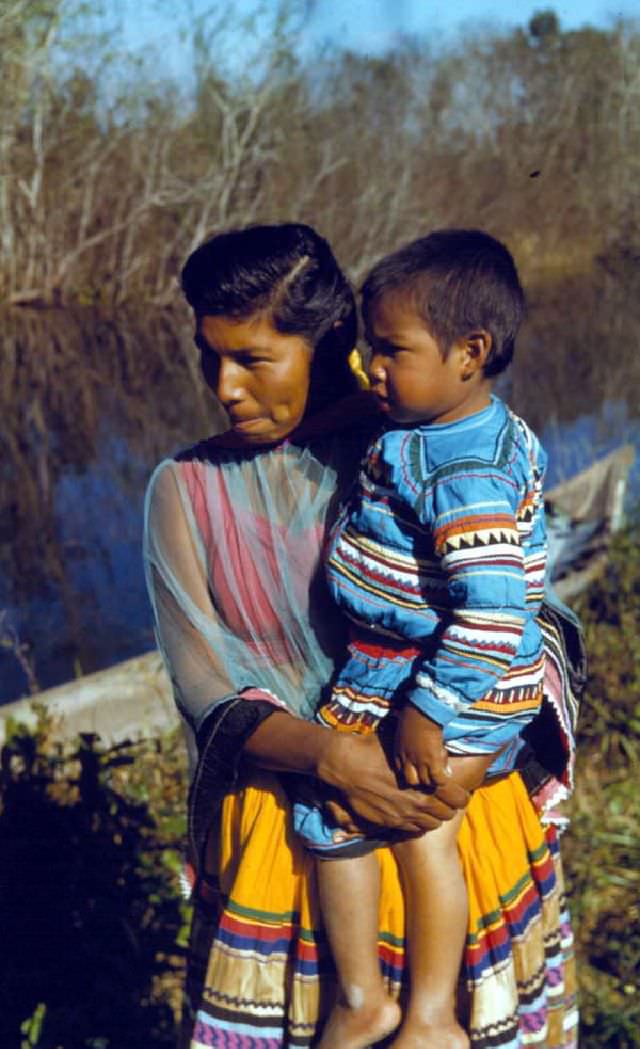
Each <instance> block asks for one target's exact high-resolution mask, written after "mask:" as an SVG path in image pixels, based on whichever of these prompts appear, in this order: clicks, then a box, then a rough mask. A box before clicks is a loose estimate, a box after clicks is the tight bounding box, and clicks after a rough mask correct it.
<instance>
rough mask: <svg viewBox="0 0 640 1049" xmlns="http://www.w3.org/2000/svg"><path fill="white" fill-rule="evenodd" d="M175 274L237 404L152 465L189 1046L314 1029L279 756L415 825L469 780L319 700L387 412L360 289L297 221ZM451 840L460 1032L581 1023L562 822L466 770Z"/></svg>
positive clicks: (356, 822) (309, 1038)
mask: <svg viewBox="0 0 640 1049" xmlns="http://www.w3.org/2000/svg"><path fill="white" fill-rule="evenodd" d="M183 289H184V292H185V295H186V297H187V300H188V301H189V303H190V305H191V307H192V308H193V310H194V314H195V319H196V342H197V345H198V346H199V348H200V351H201V354H202V364H203V369H204V373H205V376H206V378H207V380H208V382H209V383H210V385H211V386H212V388H213V389H214V391H215V392H216V394H217V396H218V397H219V399H220V401H221V403H222V404H223V406H224V407H225V409H226V410H227V413H228V415H229V420H230V426H231V428H230V431H229V432H228V434H226V435H224V437H223V438H222V439H212V440H210V441H205V442H203V443H202V444H200V445H198V446H197V447H196V448H194V449H191V450H190V451H189V452H187V453H184V454H183V455H181V456H180V457H179V458H178V459H176V460H172V461H168V462H165V463H163V464H161V465H160V467H158V469H157V471H156V473H155V474H154V476H153V478H152V480H151V482H150V486H149V493H148V501H147V514H146V528H145V556H146V565H147V574H148V584H149V592H150V595H151V599H152V603H153V606H154V613H155V617H156V623H157V630H158V638H159V642H160V645H161V647H162V650H163V653H164V656H165V660H166V662H167V666H168V668H169V671H170V673H171V676H172V680H173V684H174V690H175V695H176V701H177V704H178V707H179V709H180V711H181V713H182V714H183V716H184V718H185V721H186V723H187V725H188V734H189V738H190V749H191V754H192V758H193V768H194V774H193V779H192V787H191V793H190V804H189V832H190V844H191V853H192V859H193V862H194V865H195V868H196V872H197V875H198V877H197V883H196V888H195V914H194V922H193V930H192V951H191V958H190V967H189V974H188V996H189V1007H188V1008H187V1009H186V1011H185V1044H186V1045H189V1044H190V1045H191V1046H192V1049H197V1047H200V1046H223V1045H224V1046H226V1045H236V1046H244V1045H246V1046H253V1047H256V1046H257V1047H261V1049H262V1047H264V1049H266V1047H276V1046H307V1045H310V1044H312V1042H313V1040H314V1038H315V1036H316V1035H317V1033H318V1031H319V1029H320V1026H321V1022H322V1018H323V1016H325V1015H326V1013H327V1007H328V1004H329V1003H330V1001H331V994H332V991H333V986H332V967H331V959H330V957H329V955H328V951H327V949H326V945H325V943H324V941H323V937H322V932H321V930H320V929H319V920H318V908H317V901H316V899H315V886H314V881H313V872H312V867H311V864H310V862H309V861H308V859H307V857H306V856H305V855H304V853H303V850H302V849H301V848H300V846H299V844H298V843H297V841H295V840H294V838H293V835H292V833H291V829H290V820H289V815H290V813H289V801H288V798H287V793H286V789H287V776H286V773H288V772H293V773H296V774H298V776H299V774H301V773H302V774H306V775H308V776H309V777H315V779H316V780H318V781H320V784H321V785H322V786H323V788H324V790H325V793H326V794H327V797H328V798H329V800H328V802H327V803H328V804H329V805H332V806H333V813H334V815H335V816H336V817H339V822H340V823H341V826H343V828H344V832H345V833H347V832H348V831H349V830H352V829H355V828H356V827H358V826H361V825H363V824H368V825H374V826H375V825H377V826H380V827H385V828H394V829H397V830H398V831H403V832H407V833H411V832H415V831H424V830H428V829H430V828H432V827H435V826H438V825H439V823H440V822H441V821H442V820H444V819H449V818H451V817H452V816H453V814H454V813H455V811H456V810H457V809H459V808H462V807H464V805H465V804H466V803H467V801H468V794H467V793H466V790H465V789H464V787H463V786H462V785H457V784H455V783H450V784H448V786H447V787H446V788H443V789H441V790H440V791H438V793H437V795H428V794H422V793H419V792H416V791H412V790H399V789H398V788H397V786H396V783H395V779H394V776H393V775H392V773H391V771H390V769H389V766H388V765H387V763H386V760H385V757H384V754H383V752H382V749H381V745H380V744H379V742H378V740H377V739H376V737H371V738H367V739H363V738H353V737H343V736H341V735H340V734H339V733H328V732H325V731H324V730H323V729H322V728H319V727H318V726H316V725H314V724H312V723H311V722H310V720H309V719H310V718H311V716H312V714H313V711H314V710H315V707H316V704H317V701H318V698H319V696H320V693H321V690H322V689H323V687H324V686H325V685H326V684H327V683H328V681H329V679H330V676H331V672H332V668H333V664H334V659H335V657H336V655H337V654H338V653H339V649H340V645H341V644H342V630H341V625H340V623H339V620H338V618H337V616H336V613H335V611H334V610H333V609H332V608H331V607H330V605H329V603H328V601H327V595H326V592H325V589H324V584H323V577H322V566H321V563H320V555H321V549H322V544H323V540H324V536H325V534H326V530H327V527H328V525H329V524H330V523H331V521H332V519H333V517H334V515H335V511H336V507H337V504H338V503H339V501H340V498H341V496H342V495H343V494H344V493H345V491H346V488H347V487H348V485H349V483H350V481H351V480H352V478H353V477H354V475H355V468H356V465H357V463H358V461H359V459H360V457H361V455H362V453H363V451H364V448H365V445H366V442H367V440H368V438H369V436H370V435H371V433H372V432H373V430H374V429H375V427H376V425H377V420H376V419H375V417H374V416H373V414H372V411H373V410H372V408H371V406H370V404H369V402H368V399H367V398H366V395H365V396H363V395H360V396H358V394H357V393H356V384H355V380H354V377H353V374H352V372H351V370H350V368H349V364H348V360H349V355H350V352H351V349H352V347H353V345H354V342H355V336H356V315H355V306H354V302H353V296H352V294H351V291H350V289H349V286H348V284H347V282H346V280H345V278H344V277H343V275H342V273H341V272H340V270H339V268H338V266H337V264H336V262H335V259H334V258H333V255H332V254H331V251H330V249H329V247H328V245H327V244H326V242H324V241H323V240H322V238H320V237H318V235H317V234H315V233H314V231H312V230H311V229H309V228H308V227H305V226H300V225H285V226H279V227H254V228H250V229H247V230H244V231H236V232H232V233H229V234H224V235H222V236H220V237H216V238H214V239H213V240H212V241H209V242H208V243H207V244H205V245H203V246H202V247H201V248H199V249H198V250H197V251H196V252H195V253H194V254H193V255H192V256H191V258H190V259H189V260H188V262H187V264H186V266H185V269H184V271H183ZM273 770H277V771H278V772H279V773H280V775H278V776H276V775H274V771H273ZM282 773H285V775H282ZM545 778H546V780H547V784H546V789H547V791H548V788H549V785H550V783H551V782H552V781H550V780H549V776H548V774H546V773H545ZM465 786H466V787H469V788H472V787H475V786H476V784H465ZM459 841H460V851H461V858H462V863H463V868H464V871H465V877H466V881H467V886H468V892H469V901H470V922H469V933H468V938H467V950H466V956H465V966H464V972H463V981H462V982H461V1014H462V1016H463V1018H464V1020H465V1022H466V1024H467V1026H468V1029H469V1031H470V1033H471V1039H472V1044H473V1045H474V1046H476V1047H480V1046H496V1047H510V1049H511V1047H513V1049H515V1047H517V1046H521V1045H527V1044H535V1045H536V1046H546V1047H548V1049H559V1047H560V1046H572V1045H574V1044H575V1039H576V1023H577V1019H576V1014H575V1003H574V983H573V959H572V952H571V933H570V928H569V926H568V921H567V919H566V916H565V914H564V911H563V903H562V877H561V868H560V860H559V853H558V848H557V838H556V834H555V831H554V829H553V827H549V828H548V829H547V830H543V828H542V826H541V823H540V820H539V818H538V815H537V813H536V811H535V809H534V808H533V806H532V804H531V801H530V800H529V796H528V794H527V791H526V790H525V787H524V783H523V779H522V777H521V775H520V774H519V773H517V772H514V773H512V774H511V775H510V776H509V777H508V778H506V779H504V780H502V781H501V782H499V783H495V784H493V785H491V786H488V787H482V786H481V787H479V788H478V789H477V790H476V791H475V793H474V794H473V797H472V798H471V801H470V802H469V804H468V808H467V810H466V814H465V819H464V824H463V828H462V831H461V833H460V837H459ZM377 856H378V857H379V862H380V871H381V883H382V891H381V904H380V924H379V928H380V938H379V947H380V960H381V965H382V967H383V972H384V974H385V978H386V980H387V983H388V987H389V990H390V991H391V992H392V993H395V994H397V993H399V991H400V984H401V978H402V968H403V907H402V895H401V891H400V887H399V884H398V878H397V872H396V868H395V865H394V861H393V859H392V857H391V854H390V852H389V851H388V850H387V849H384V848H382V849H380V850H379V851H378V852H377ZM463 999H464V1000H463Z"/></svg>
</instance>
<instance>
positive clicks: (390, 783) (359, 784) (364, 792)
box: [317, 730, 469, 834]
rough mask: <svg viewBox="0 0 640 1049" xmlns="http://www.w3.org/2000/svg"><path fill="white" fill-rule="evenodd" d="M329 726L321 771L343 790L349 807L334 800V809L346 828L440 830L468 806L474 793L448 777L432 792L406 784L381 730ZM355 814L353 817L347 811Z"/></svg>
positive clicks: (331, 806) (407, 830)
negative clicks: (344, 730)
mask: <svg viewBox="0 0 640 1049" xmlns="http://www.w3.org/2000/svg"><path fill="white" fill-rule="evenodd" d="M323 731H324V732H325V736H326V739H325V740H324V741H323V743H324V746H323V753H322V754H321V756H320V759H319V761H318V767H317V775H318V776H319V778H320V779H322V780H323V781H324V782H325V783H327V784H329V785H330V786H332V787H335V788H337V789H338V790H339V791H341V793H342V795H343V797H344V799H345V802H346V807H345V808H343V807H342V806H340V805H339V804H335V803H334V804H332V803H329V805H330V808H331V812H332V814H333V815H334V817H335V818H336V820H337V822H338V823H339V825H340V826H342V828H343V829H344V830H346V831H349V830H355V829H359V828H358V824H359V822H360V821H362V822H363V823H365V824H373V825H374V826H379V827H384V828H386V829H388V830H398V831H404V832H406V833H409V834H419V833H423V832H424V831H428V830H435V828H436V827H439V826H440V824H441V823H443V822H444V821H446V820H450V819H451V818H452V817H453V816H454V815H455V813H456V812H457V811H458V810H459V809H463V808H465V806H466V805H467V803H468V801H469V794H468V793H467V791H466V790H465V789H464V787H462V786H460V785H459V784H457V783H455V782H454V781H453V779H451V780H449V781H448V782H447V783H446V784H445V785H443V786H442V787H437V788H436V789H435V790H434V791H432V792H430V793H425V792H424V791H420V790H412V789H410V788H409V789H401V788H400V787H399V786H398V783H397V781H396V776H395V773H394V772H393V769H392V768H391V766H390V765H389V762H388V761H387V757H386V754H385V752H384V750H383V748H382V745H381V742H380V739H379V738H378V736H377V735H371V736H367V737H362V736H353V735H343V734H341V733H339V732H327V731H326V730H323ZM349 812H350V813H352V814H353V816H355V820H353V819H350V818H349V815H348V813H349Z"/></svg>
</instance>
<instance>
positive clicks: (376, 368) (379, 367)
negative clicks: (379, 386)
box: [367, 353, 386, 382]
mask: <svg viewBox="0 0 640 1049" xmlns="http://www.w3.org/2000/svg"><path fill="white" fill-rule="evenodd" d="M367 371H368V372H369V378H370V379H371V382H384V380H385V377H386V373H385V370H384V364H383V362H382V358H381V357H379V356H378V355H377V354H375V353H374V355H373V356H372V358H371V360H370V361H369V367H368V369H367Z"/></svg>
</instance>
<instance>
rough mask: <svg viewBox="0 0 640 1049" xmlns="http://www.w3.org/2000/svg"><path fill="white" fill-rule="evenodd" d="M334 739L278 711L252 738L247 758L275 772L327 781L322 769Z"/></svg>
mask: <svg viewBox="0 0 640 1049" xmlns="http://www.w3.org/2000/svg"><path fill="white" fill-rule="evenodd" d="M333 735H334V733H331V732H328V731H327V730H326V729H324V728H321V727H320V725H315V724H314V723H313V722H311V721H303V720H302V719H301V718H296V717H293V715H291V714H287V713H285V712H284V711H280V710H276V711H274V713H273V714H272V715H271V717H269V718H267V720H266V721H263V722H262V724H260V725H258V727H257V728H256V730H255V731H254V732H252V734H251V735H250V736H249V738H248V739H247V741H246V743H245V747H244V754H245V757H247V758H249V759H250V760H251V761H253V763H254V764H256V765H259V766H260V767H261V768H266V769H271V770H272V771H274V772H299V773H302V774H303V775H309V776H318V777H319V778H324V777H323V776H322V774H321V772H320V769H321V768H323V767H324V765H325V753H326V750H327V747H328V744H330V742H331V739H330V737H331V736H333ZM327 737H329V738H327Z"/></svg>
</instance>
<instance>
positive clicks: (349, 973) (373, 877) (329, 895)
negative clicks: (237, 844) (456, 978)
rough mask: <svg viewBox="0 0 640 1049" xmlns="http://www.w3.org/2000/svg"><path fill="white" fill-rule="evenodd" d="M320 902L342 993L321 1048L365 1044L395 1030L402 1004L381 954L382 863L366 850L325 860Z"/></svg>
mask: <svg viewBox="0 0 640 1049" xmlns="http://www.w3.org/2000/svg"><path fill="white" fill-rule="evenodd" d="M317 871H318V888H319V895H320V906H321V908H322V916H323V919H324V927H325V930H326V933H327V938H328V940H329V944H330V946H331V950H332V952H333V958H334V961H335V964H336V969H337V970H338V983H339V996H338V1001H337V1002H336V1004H335V1006H334V1008H333V1010H332V1012H331V1014H330V1016H329V1018H328V1020H327V1022H326V1024H325V1027H324V1030H323V1032H322V1038H321V1040H320V1042H319V1043H318V1049H361V1047H364V1046H367V1045H371V1044H373V1043H374V1042H377V1041H379V1040H380V1039H381V1038H384V1037H385V1036H386V1035H388V1034H390V1033H391V1032H392V1031H394V1030H395V1028H396V1027H397V1026H398V1024H399V1023H400V1008H399V1006H398V1005H397V1003H396V1002H395V1001H394V1000H393V999H392V998H390V997H389V995H388V994H387V991H386V989H385V986H384V983H383V981H382V973H381V972H380V961H379V958H378V903H379V895H380V869H379V867H378V861H377V859H376V857H375V854H374V853H373V852H371V853H369V854H368V855H366V856H358V857H357V858H356V857H351V858H345V859H337V860H330V859H327V860H319V861H318V863H317Z"/></svg>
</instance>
